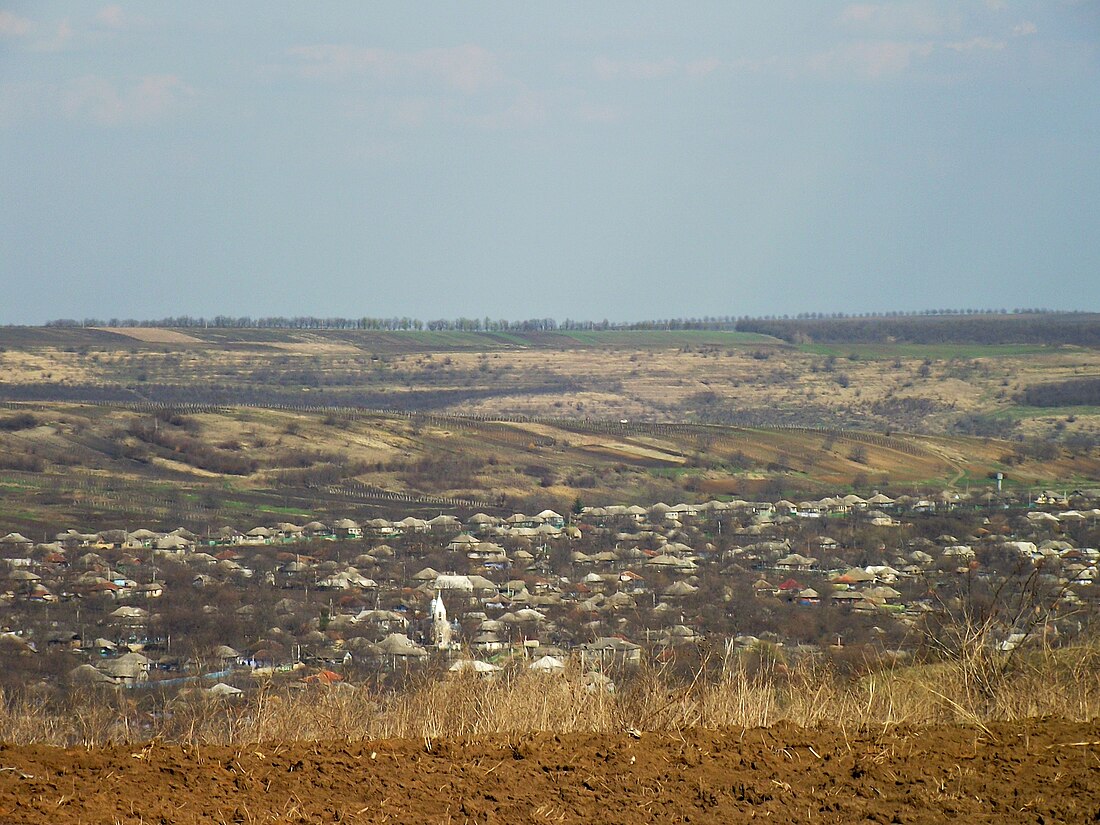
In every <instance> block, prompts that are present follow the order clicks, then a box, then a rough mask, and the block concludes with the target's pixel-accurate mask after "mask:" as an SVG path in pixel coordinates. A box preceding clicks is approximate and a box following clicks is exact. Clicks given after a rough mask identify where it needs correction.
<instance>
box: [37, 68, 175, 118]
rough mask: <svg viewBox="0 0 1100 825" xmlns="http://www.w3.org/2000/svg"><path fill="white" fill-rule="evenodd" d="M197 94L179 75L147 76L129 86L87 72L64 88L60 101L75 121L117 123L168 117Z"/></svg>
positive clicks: (67, 114) (65, 111)
mask: <svg viewBox="0 0 1100 825" xmlns="http://www.w3.org/2000/svg"><path fill="white" fill-rule="evenodd" d="M194 96H195V90H194V89H193V88H192V87H191V86H189V85H188V84H186V83H185V82H184V81H183V80H181V79H180V78H179V76H178V75H146V76H145V77H142V78H140V79H138V80H137V81H136V82H135V83H133V84H131V85H129V86H120V85H119V84H116V83H114V82H112V81H110V80H108V79H106V78H104V77H100V76H97V75H85V76H84V77H80V78H77V79H76V80H74V81H73V82H71V83H70V84H68V85H67V86H66V87H65V88H63V89H62V90H61V92H60V94H59V100H58V104H59V106H60V110H61V112H62V113H63V114H64V115H65V116H67V117H69V118H72V119H74V120H89V121H91V122H93V123H97V124H99V125H101V126H117V125H119V124H124V123H146V122H149V121H153V120H156V119H158V118H161V117H164V116H166V115H168V114H171V113H172V112H174V111H176V110H178V109H179V108H180V107H182V106H183V105H184V104H185V103H186V102H187V101H188V100H190V99H191V98H193V97H194Z"/></svg>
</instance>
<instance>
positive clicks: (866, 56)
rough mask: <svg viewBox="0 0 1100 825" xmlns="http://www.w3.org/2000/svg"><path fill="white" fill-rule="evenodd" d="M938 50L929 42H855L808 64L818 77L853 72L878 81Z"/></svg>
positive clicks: (815, 58) (822, 54) (834, 49)
mask: <svg viewBox="0 0 1100 825" xmlns="http://www.w3.org/2000/svg"><path fill="white" fill-rule="evenodd" d="M935 49H936V46H935V44H934V43H933V42H931V41H927V40H925V41H898V40H866V41H855V42H851V43H844V44H842V45H840V46H837V47H835V48H833V49H830V50H828V51H825V52H821V53H819V54H817V55H814V56H813V57H811V58H810V60H809V68H810V71H812V72H814V73H815V74H824V75H828V74H838V73H840V74H843V73H850V72H854V73H855V74H857V75H860V76H863V77H868V78H871V79H879V78H882V77H886V76H889V75H894V74H897V73H899V72H901V71H903V70H905V69H907V68H909V66H910V65H911V64H912V63H913V62H914V60H916V59H918V58H926V57H928V56H929V55H931V54H932V52H934V51H935Z"/></svg>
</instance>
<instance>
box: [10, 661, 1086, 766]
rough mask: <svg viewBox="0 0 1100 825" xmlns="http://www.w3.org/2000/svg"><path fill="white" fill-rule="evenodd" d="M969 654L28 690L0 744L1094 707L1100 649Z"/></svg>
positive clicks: (1002, 714) (412, 733) (321, 736)
mask: <svg viewBox="0 0 1100 825" xmlns="http://www.w3.org/2000/svg"><path fill="white" fill-rule="evenodd" d="M971 667H973V662H971V661H969V660H968V659H965V658H962V659H956V660H953V661H948V662H942V663H938V664H933V665H923V666H917V667H908V668H904V669H898V670H892V671H890V670H887V671H880V672H876V673H873V674H870V675H866V676H862V677H860V678H855V679H848V678H842V677H840V676H838V675H837V674H836V673H835V672H834V671H832V670H831V669H830V668H828V667H827V666H825V665H823V664H821V663H818V662H813V661H807V662H804V663H802V664H797V665H793V666H790V667H784V666H782V665H775V664H771V665H764V666H762V667H760V668H758V669H755V670H752V671H750V670H749V669H748V668H747V667H746V666H745V665H744V664H742V663H738V662H736V661H735V662H734V663H733V664H732V665H731V666H730V667H727V668H723V669H721V670H720V671H718V672H716V673H708V672H704V671H702V670H701V671H700V672H699V673H697V674H696V676H695V678H694V679H691V680H686V681H685V680H682V679H675V678H673V677H671V676H670V675H669V674H668V673H666V672H664V671H661V670H654V669H645V668H643V669H642V670H640V671H639V672H636V673H634V674H632V675H631V676H630V677H627V678H623V679H622V680H621V683H620V685H619V686H618V688H617V689H615V690H614V691H609V690H607V689H606V688H604V687H602V686H600V685H597V684H593V683H591V682H590V681H589V679H588V678H587V675H586V674H585V673H583V672H582V671H580V670H579V669H576V668H571V669H568V670H566V672H565V673H564V674H561V675H554V676H547V675H542V674H537V673H534V672H531V671H529V670H525V669H516V670H509V671H506V672H505V673H504V674H502V675H501V676H499V677H498V678H496V679H493V680H485V679H482V678H479V677H478V676H476V675H473V674H468V675H458V676H456V677H453V678H447V679H437V678H428V677H425V678H424V679H423V680H421V681H420V682H418V683H415V684H413V685H411V686H410V687H407V688H405V689H403V690H401V691H399V692H384V691H380V690H376V689H371V688H367V687H362V686H356V685H346V684H343V685H334V686H329V687H320V686H310V687H307V688H304V689H302V688H294V689H291V688H287V687H273V686H266V687H261V688H259V689H257V690H256V691H255V692H253V693H252V694H251V695H250V696H249V697H248V698H247V699H246V700H244V701H226V700H223V699H218V698H214V697H211V696H208V695H207V694H204V693H202V692H201V691H191V692H186V693H181V694H179V695H177V696H175V697H172V698H163V697H158V696H155V695H152V694H149V693H142V692H138V691H126V692H118V691H114V690H104V691H100V692H82V693H77V694H71V695H66V696H56V695H48V694H40V693H36V692H33V691H30V692H27V693H25V694H21V695H5V696H2V697H0V699H2V701H0V740H2V741H4V742H8V743H12V744H47V745H58V746H71V745H82V746H89V747H95V746H101V745H106V744H112V743H116V744H122V743H126V744H132V743H140V742H146V741H150V740H154V739H156V740H161V741H169V742H178V743H181V744H190V745H215V744H221V745H244V744H248V743H254V742H261V741H322V740H323V741H332V740H358V739H379V738H407V739H414V740H421V739H423V740H425V741H432V740H435V739H439V738H443V737H477V736H482V735H488V734H505V735H514V734H525V733H533V732H540V731H549V732H556V733H571V732H594V733H605V732H617V731H621V730H625V729H638V730H683V729H686V728H690V727H705V728H728V727H736V728H752V727H767V726H770V725H773V724H776V723H778V722H784V721H785V722H791V723H794V724H797V725H800V726H803V727H809V726H814V725H820V724H827V725H837V726H842V727H852V728H860V727H867V726H886V725H894V724H915V725H922V724H967V725H976V726H980V725H982V724H984V723H988V722H993V721H1013V720H1021V719H1028V718H1035V717H1040V716H1049V717H1060V718H1065V719H1069V720H1075V721H1088V720H1091V719H1094V718H1097V717H1100V649H1098V648H1096V647H1085V648H1075V649H1072V650H1059V651H1050V650H1044V651H1038V652H1035V653H1033V654H1030V655H1028V656H1019V657H1017V658H1016V660H1015V661H1014V662H1013V666H1012V667H1011V668H1008V669H1005V670H1004V672H1003V673H1001V674H1000V676H999V678H998V679H997V680H996V681H994V682H991V683H988V684H985V685H984V686H983V690H982V691H980V692H977V691H975V690H974V689H973V685H974V673H973V672H971V671H970V670H968V668H971Z"/></svg>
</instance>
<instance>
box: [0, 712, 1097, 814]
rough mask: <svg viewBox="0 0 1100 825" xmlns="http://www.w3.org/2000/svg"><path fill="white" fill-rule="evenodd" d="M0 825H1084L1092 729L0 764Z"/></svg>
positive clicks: (415, 747) (596, 739)
mask: <svg viewBox="0 0 1100 825" xmlns="http://www.w3.org/2000/svg"><path fill="white" fill-rule="evenodd" d="M0 761H2V762H3V770H2V771H0V819H2V820H3V821H5V822H26V823H51V825H54V824H55V823H56V824H57V825H63V824H64V823H77V822H83V823H90V822H135V823H136V822H145V823H179V824H180V825H185V824H186V823H200V822H201V823H222V822H235V823H236V822H250V823H252V822H254V823H265V822H300V823H312V822H394V823H401V822H408V823H437V822H439V823H442V822H479V823H513V822H584V823H588V822H605V823H635V822H716V823H718V822H722V823H725V822H742V821H744V822H747V821H750V820H769V821H776V822H791V823H811V822H813V823H817V822H882V823H887V822H894V823H939V822H944V821H949V820H951V821H960V822H968V823H977V822H996V823H1015V822H1028V823H1036V822H1047V823H1053V822H1086V821H1088V822H1091V821H1094V820H1095V819H1096V818H1097V817H1100V724H1098V723H1096V722H1093V723H1090V724H1071V723H1065V722H1051V721H1046V722H1034V723H1003V724H994V725H991V726H989V727H985V728H981V729H978V728H971V727H965V726H947V727H932V728H913V727H907V726H901V727H894V728H889V729H887V730H880V731H877V732H870V733H853V732H850V731H844V730H841V729H838V728H835V727H821V728H816V729H803V728H799V727H796V726H793V725H788V724H781V725H778V726H776V727H773V728H770V729H750V730H740V729H729V730H722V731H709V730H699V729H696V730H686V731H684V732H682V733H643V734H640V735H639V736H638V737H635V736H632V735H630V734H628V733H625V732H624V733H619V734H614V735H592V734H580V733H576V734H563V735H555V734H549V733H544V734H527V735H519V736H512V737H490V738H484V739H479V740H461V739H454V740H435V741H432V740H425V741H416V742H414V741H409V740H387V741H374V742H370V741H368V742H353V743H348V742H343V741H339V742H323V743H311V744H295V743H291V742H277V743H276V742H271V743H265V744H258V745H254V746H247V747H238V748H228V747H201V748H200V747H189V746H181V745H167V744H159V743H154V744H151V745H148V746H145V747H140V746H114V747H110V748H102V749H95V750H84V749H68V750H64V749H58V748H50V747H42V746H37V747H13V746H7V747H3V748H0Z"/></svg>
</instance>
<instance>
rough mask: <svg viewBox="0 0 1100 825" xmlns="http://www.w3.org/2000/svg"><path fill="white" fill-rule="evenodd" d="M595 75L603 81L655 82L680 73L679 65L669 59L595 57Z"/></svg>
mask: <svg viewBox="0 0 1100 825" xmlns="http://www.w3.org/2000/svg"><path fill="white" fill-rule="evenodd" d="M592 68H593V69H594V70H595V72H596V75H597V76H598V77H600V78H601V79H603V80H618V79H623V80H657V79H659V78H662V77H668V76H670V75H673V74H676V73H677V72H679V71H680V63H679V61H677V60H675V59H674V58H671V57H666V58H664V59H662V60H613V59H611V58H610V57H597V58H596V59H595V60H593V61H592Z"/></svg>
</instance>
